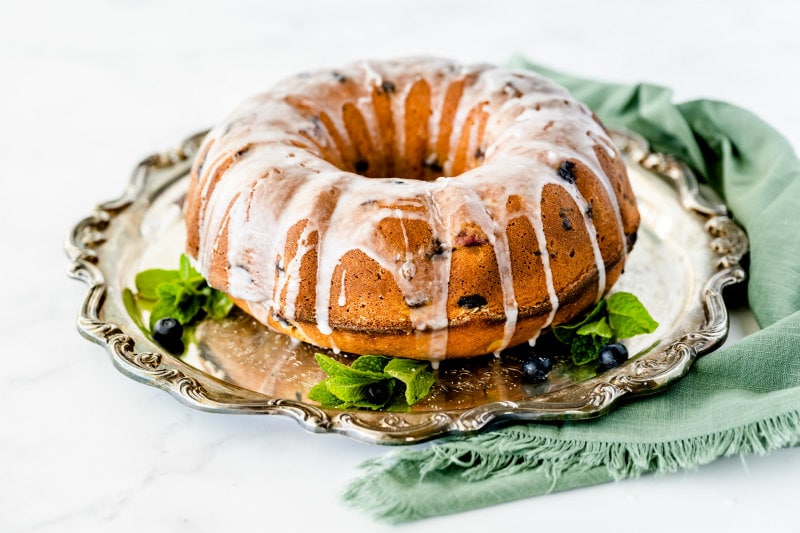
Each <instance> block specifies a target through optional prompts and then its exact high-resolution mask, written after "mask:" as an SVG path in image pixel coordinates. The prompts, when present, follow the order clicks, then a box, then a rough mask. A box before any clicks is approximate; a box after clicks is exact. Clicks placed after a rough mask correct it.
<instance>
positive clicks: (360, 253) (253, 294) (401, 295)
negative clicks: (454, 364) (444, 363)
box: [185, 58, 639, 361]
mask: <svg viewBox="0 0 800 533" xmlns="http://www.w3.org/2000/svg"><path fill="white" fill-rule="evenodd" d="M185 206H186V224H187V251H188V253H189V255H191V256H192V257H193V258H195V259H196V264H197V268H198V269H199V270H200V272H202V274H203V275H204V276H206V278H207V279H208V282H209V283H210V285H211V286H212V287H214V288H217V289H219V290H222V291H224V292H226V293H227V294H229V295H230V296H231V298H232V299H233V300H234V301H235V302H236V303H237V304H238V305H239V306H240V307H241V308H242V309H244V310H245V311H246V312H248V313H250V314H251V315H253V316H254V317H255V318H257V319H258V320H259V321H261V322H263V323H264V324H267V325H268V326H270V327H271V328H273V329H275V330H277V331H279V332H283V333H286V334H288V335H291V336H293V337H296V338H298V339H300V340H302V341H305V342H308V343H312V344H315V345H317V346H321V347H326V348H332V349H334V350H339V349H341V350H343V351H346V352H351V353H356V354H364V353H373V354H385V355H393V356H400V357H410V358H418V359H429V360H434V361H435V360H440V359H444V358H453V357H470V356H476V355H480V354H486V353H490V352H495V353H498V352H499V351H500V350H502V349H504V348H506V347H508V346H512V345H515V344H519V343H522V342H524V341H529V340H533V339H535V338H536V337H537V336H538V335H539V333H540V332H541V331H542V330H543V329H545V328H547V327H550V326H553V325H555V324H559V323H563V322H566V321H569V320H570V319H572V318H574V317H575V316H576V315H578V314H579V313H580V312H581V311H582V310H584V309H585V308H586V307H588V306H589V305H591V304H593V303H594V302H596V301H597V300H598V299H599V298H601V297H602V296H603V295H604V294H605V292H606V291H607V290H608V289H609V288H610V287H611V285H612V284H613V283H614V282H615V281H616V279H617V278H618V277H619V275H620V273H621V272H622V269H623V267H624V264H625V259H626V254H627V252H628V249H629V248H630V247H631V246H632V243H633V240H634V237H635V232H636V229H637V226H638V223H639V213H638V211H637V208H636V203H635V198H634V196H633V194H632V192H631V189H630V185H629V183H628V179H627V175H626V172H625V166H624V163H623V161H622V158H621V156H620V154H619V153H618V151H617V150H616V148H615V147H614V145H613V143H612V141H611V139H610V138H609V136H608V134H607V132H606V131H605V129H604V128H603V126H602V125H601V124H600V123H599V121H598V119H597V117H595V116H594V115H593V114H592V112H591V111H590V110H589V109H588V108H587V107H586V106H585V105H583V104H581V103H579V102H577V101H576V100H574V99H573V98H572V97H571V96H570V94H569V93H568V92H567V91H566V90H565V89H564V88H562V87H560V86H558V85H556V84H555V83H553V82H551V81H549V80H547V79H545V78H543V77H541V76H539V75H537V74H534V73H531V72H527V71H518V70H509V69H505V68H499V67H495V66H491V65H470V66H463V65H459V64H457V63H453V62H451V61H447V60H442V59H433V58H414V59H401V60H392V61H375V62H360V63H356V64H352V65H349V66H347V67H344V68H341V69H335V70H323V71H319V72H312V73H303V74H299V75H297V76H295V77H292V78H290V79H287V80H285V81H283V82H282V83H279V84H278V85H277V86H275V87H273V88H272V89H271V90H270V91H268V92H266V93H264V94H261V95H259V96H255V97H253V98H251V99H249V100H247V101H245V102H244V103H243V104H242V105H241V106H240V107H239V108H238V109H236V110H235V111H234V113H233V114H232V115H231V116H230V117H229V118H228V119H227V120H225V121H224V122H222V123H221V124H219V125H217V126H216V127H215V128H214V129H213V130H211V132H210V133H209V134H208V136H207V137H206V139H205V140H204V142H203V144H202V146H201V148H200V150H199V152H198V155H197V158H196V160H195V162H194V166H193V168H192V173H191V181H190V187H189V192H188V196H187V200H186V204H185Z"/></svg>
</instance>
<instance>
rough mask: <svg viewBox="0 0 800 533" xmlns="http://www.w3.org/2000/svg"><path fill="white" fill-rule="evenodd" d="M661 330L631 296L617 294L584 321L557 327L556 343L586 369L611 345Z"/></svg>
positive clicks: (622, 293)
mask: <svg viewBox="0 0 800 533" xmlns="http://www.w3.org/2000/svg"><path fill="white" fill-rule="evenodd" d="M657 327H658V322H656V321H655V320H653V317H652V316H650V313H648V311H647V309H645V307H644V305H642V302H640V301H639V299H638V298H637V297H636V296H634V295H633V294H631V293H629V292H617V293H614V294H612V295H611V296H609V297H608V298H606V299H603V300H600V301H599V302H597V305H595V306H594V308H593V309H592V310H591V311H590V312H589V313H588V314H587V315H585V316H584V317H583V318H581V319H579V320H577V321H573V322H572V323H570V324H566V325H562V326H556V327H555V328H553V334H554V335H555V337H556V339H558V341H559V342H561V343H563V344H567V345H569V347H570V355H571V356H572V362H573V363H575V364H576V365H585V364H587V363H590V362H592V361H594V360H595V359H597V356H598V355H599V354H600V349H601V348H602V347H603V346H604V345H606V344H608V343H611V342H616V341H618V340H621V339H629V338H631V337H635V336H636V335H641V334H644V333H652V332H653V331H655V330H656V328H657Z"/></svg>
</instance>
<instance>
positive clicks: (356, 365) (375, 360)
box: [350, 355, 392, 372]
mask: <svg viewBox="0 0 800 533" xmlns="http://www.w3.org/2000/svg"><path fill="white" fill-rule="evenodd" d="M391 360H392V358H391V357H385V356H383V355H362V356H361V357H359V358H358V359H356V360H355V361H353V364H352V365H350V368H352V369H354V370H366V371H367V372H383V369H384V367H385V366H386V365H387V364H388V363H389V361H391Z"/></svg>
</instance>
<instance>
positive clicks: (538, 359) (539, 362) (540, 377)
mask: <svg viewBox="0 0 800 533" xmlns="http://www.w3.org/2000/svg"><path fill="white" fill-rule="evenodd" d="M552 369H553V360H552V359H551V358H549V357H547V356H546V355H532V356H530V357H528V358H527V359H525V360H524V361H523V362H522V378H523V379H524V380H525V381H527V382H529V383H539V382H542V381H544V380H546V379H547V374H549V373H550V370H552Z"/></svg>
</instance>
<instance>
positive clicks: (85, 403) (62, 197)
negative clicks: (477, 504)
mask: <svg viewBox="0 0 800 533" xmlns="http://www.w3.org/2000/svg"><path fill="white" fill-rule="evenodd" d="M695 4H697V5H695ZM700 4H701V3H700V2H684V1H672V2H659V3H644V2H633V1H630V2H623V1H605V2H596V3H589V2H586V3H581V2H501V1H499V0H498V1H494V2H484V3H480V2H473V1H464V0H462V1H454V2H432V1H427V2H422V1H411V2H402V3H401V2H397V1H395V2H380V1H361V2H358V1H346V2H328V3H323V2H289V1H283V2H279V3H267V2H255V1H251V2H244V1H237V2H224V3H223V2H218V3H214V2H190V1H188V0H187V1H184V2H178V1H164V2H152V1H134V0H127V1H117V2H111V1H107V2H104V1H94V2H88V1H74V2H56V1H50V2H43V1H34V2H13V3H12V2H11V1H9V0H0V121H1V122H2V126H1V127H0V153H2V155H3V157H2V161H3V165H2V171H0V227H2V230H1V231H0V239H1V241H0V242H2V249H3V250H4V252H3V260H2V261H0V274H1V275H2V278H1V279H3V280H5V284H4V287H3V294H4V296H5V297H4V298H3V305H2V306H0V338H2V348H0V355H2V365H0V405H1V406H2V407H0V422H2V423H0V531H3V532H6V531H8V532H12V531H14V532H16V531H25V532H55V531H59V532H60V531H81V532H91V531H103V532H106V531H136V532H139V531H151V532H156V531H168V532H172V531H177V532H182V531H187V532H188V531H193V532H197V531H310V530H317V531H386V530H390V529H398V530H402V531H429V530H437V531H487V530H490V529H491V528H495V527H497V526H499V525H503V526H521V527H525V528H526V529H527V528H530V529H533V528H534V527H536V528H538V529H542V530H545V531H559V530H570V531H572V530H579V529H581V530H594V531H612V530H617V528H618V527H619V524H620V521H625V522H627V521H632V522H633V523H639V524H643V525H639V526H636V527H635V529H637V530H644V531H674V530H681V529H682V530H689V531H691V530H711V531H714V530H726V531H752V530H756V529H758V530H761V529H762V528H766V529H768V530H771V531H798V530H800V518H798V516H799V515H798V514H797V511H796V505H797V496H798V494H800V450H799V449H790V450H782V451H779V452H777V453H774V454H772V455H770V456H767V457H747V458H744V459H738V458H734V459H728V460H722V461H718V462H716V463H714V464H711V465H709V466H707V467H705V468H702V469H700V470H698V471H694V472H682V473H678V474H674V475H669V476H661V477H653V476H651V477H645V478H642V479H638V480H628V481H624V482H621V483H618V484H609V485H604V486H598V487H590V488H585V489H581V490H574V491H571V492H567V493H562V494H555V495H550V496H547V497H543V498H537V499H530V500H525V501H520V502H515V503H511V504H507V505H502V506H497V507H493V508H490V509H485V510H480V511H475V512H469V513H463V514H460V515H455V516H449V517H443V518H438V519H434V520H429V521H425V522H422V523H417V524H411V525H407V526H402V527H398V528H393V527H389V526H385V525H381V524H374V523H373V522H372V521H371V520H370V519H368V518H367V517H365V516H363V515H361V514H358V513H357V512H354V511H352V510H350V509H348V508H345V507H343V506H341V505H340V504H339V503H338V500H337V498H338V496H339V493H340V492H341V490H342V489H343V488H344V486H345V484H346V483H347V481H348V480H349V479H352V478H354V477H355V476H357V475H358V470H357V465H358V464H359V463H360V462H362V461H363V460H365V459H367V458H370V457H374V456H376V455H380V454H384V453H387V452H388V451H389V450H388V449H386V448H379V447H375V446H371V445H367V444H362V443H359V442H354V441H351V440H348V439H345V438H343V437H339V436H330V435H312V434H308V433H306V432H304V431H303V430H301V429H300V427H299V426H297V425H296V424H295V423H294V422H292V421H290V420H288V419H282V418H277V417H245V416H227V415H225V416H223V415H212V414H206V413H200V412H196V411H193V410H191V409H189V408H187V407H184V406H183V405H181V404H179V403H178V402H176V401H175V400H173V399H172V398H171V397H169V396H167V395H166V394H164V393H163V392H160V391H158V390H156V389H153V388H150V387H146V386H143V385H141V384H139V383H136V382H134V381H131V380H129V379H127V378H126V377H124V376H122V375H121V374H120V373H118V372H117V371H116V370H115V369H114V368H113V367H112V365H111V364H110V362H109V359H108V357H107V356H106V354H105V352H104V351H103V350H102V349H101V348H99V347H97V346H95V345H92V344H90V343H88V342H86V341H85V340H84V339H82V338H81V337H80V336H79V335H78V334H77V333H76V331H75V325H74V318H75V314H76V312H77V308H78V305H79V302H80V300H81V297H82V295H83V294H84V286H83V285H81V284H80V283H78V282H76V281H70V280H68V279H67V278H66V276H65V267H66V259H65V257H64V255H63V253H62V251H61V244H62V241H63V238H64V235H65V233H66V231H67V228H68V227H69V226H70V225H71V224H72V223H74V222H75V221H76V220H77V219H79V218H80V217H82V216H84V215H85V214H87V213H88V212H89V211H90V210H91V208H92V207H93V206H94V205H95V204H96V203H98V202H99V201H101V200H105V199H110V198H113V197H116V196H118V195H119V194H120V193H121V191H122V189H123V188H124V186H125V183H126V180H127V176H128V173H129V171H130V169H131V168H132V166H133V165H134V164H135V163H136V162H137V161H138V160H139V158H141V157H142V156H144V155H147V154H149V153H151V152H153V151H156V150H159V149H162V148H166V147H170V146H172V145H174V144H175V143H176V142H177V141H178V140H179V139H181V138H183V137H184V136H185V135H186V134H188V133H191V132H194V131H196V130H198V129H201V128H205V127H207V126H208V125H210V124H211V123H213V122H214V121H215V120H217V119H219V118H220V117H222V116H223V115H224V114H226V113H227V112H228V110H229V109H230V108H231V107H232V106H233V105H234V104H235V103H236V102H238V101H239V100H240V99H241V98H242V97H244V96H245V95H248V94H251V93H253V92H256V91H259V90H261V89H263V88H265V87H266V86H268V85H270V84H271V83H272V82H274V81H276V80H278V79H279V78H281V77H283V76H285V75H287V74H290V73H293V72H295V71H298V70H301V69H309V68H313V67H316V66H323V65H336V64H339V63H342V62H344V61H348V60H351V59H359V58H363V57H388V56H394V55H408V54H416V53H430V54H439V55H446V56H452V57H455V58H458V59H461V60H465V61H478V60H489V61H495V62H502V61H503V60H505V59H506V58H507V57H508V56H509V55H510V54H511V53H513V52H522V53H524V54H527V55H529V56H530V57H532V58H535V59H536V60H539V61H541V62H545V63H548V64H551V65H555V66H559V67H561V68H563V69H566V70H570V71H573V72H575V73H580V74H584V75H587V76H594V77H600V78H606V79H613V80H620V81H627V82H633V81H637V80H648V81H652V82H656V83H661V84H666V85H670V86H672V87H674V89H675V93H676V97H677V98H678V99H688V98H693V97H701V96H702V97H716V98H720V99H724V100H728V101H731V102H733V103H736V104H739V105H742V106H744V107H747V108H749V109H751V110H753V111H754V112H756V113H757V114H759V115H761V116H762V117H764V118H765V119H767V120H768V121H770V122H771V123H772V124H774V125H775V126H776V127H777V128H778V129H779V130H781V131H782V132H783V133H785V134H786V135H787V137H788V138H789V139H790V140H791V142H792V143H793V144H794V145H795V146H800V107H799V106H797V105H796V94H797V89H798V87H800V69H798V68H797V64H798V59H800V33H798V31H797V28H798V27H800V8H798V7H797V6H796V4H794V3H793V2H789V1H787V2H755V1H753V2H734V1H726V2H722V1H715V2H703V3H702V5H700ZM742 324H743V325H741V327H744V328H748V327H749V326H748V324H747V322H746V320H745V321H744V322H742ZM622 529H631V530H632V529H634V527H630V528H628V527H624V528H622Z"/></svg>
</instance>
